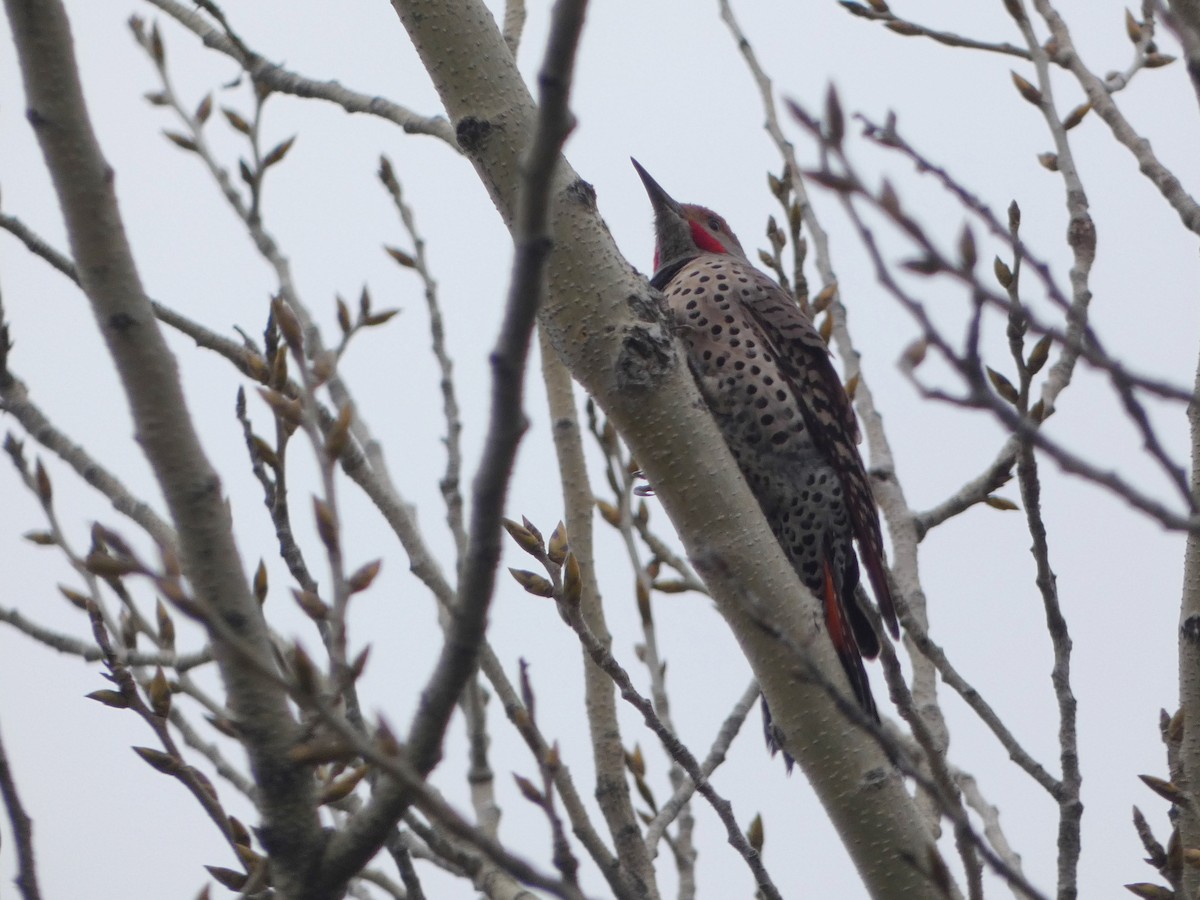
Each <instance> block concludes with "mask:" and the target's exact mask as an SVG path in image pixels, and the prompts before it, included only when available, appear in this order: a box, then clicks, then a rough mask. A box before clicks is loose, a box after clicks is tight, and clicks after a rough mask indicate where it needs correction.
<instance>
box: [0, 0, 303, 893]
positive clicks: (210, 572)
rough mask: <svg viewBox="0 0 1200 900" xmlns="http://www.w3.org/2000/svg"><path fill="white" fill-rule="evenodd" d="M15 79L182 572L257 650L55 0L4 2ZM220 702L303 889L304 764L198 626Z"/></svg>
mask: <svg viewBox="0 0 1200 900" xmlns="http://www.w3.org/2000/svg"><path fill="white" fill-rule="evenodd" d="M5 5H6V8H7V10H8V18H9V23H10V25H11V27H12V31H13V36H14V40H15V43H16V45H17V51H18V56H19V59H20V63H21V72H22V76H23V79H24V83H25V92H26V97H27V105H28V109H29V112H28V118H29V121H30V123H31V125H32V126H33V129H34V132H35V134H36V136H37V138H38V142H39V144H40V145H41V148H42V153H43V155H44V156H45V158H46V164H47V167H48V169H49V170H50V175H51V178H52V180H53V182H54V186H55V190H56V191H57V193H58V198H59V203H60V205H61V207H62V211H63V214H64V217H65V219H66V225H67V233H68V235H69V236H70V241H71V251H72V256H73V257H74V259H75V261H76V265H77V267H78V271H79V276H80V282H81V284H82V285H83V288H84V291H85V293H86V294H87V295H88V299H89V300H90V301H91V303H92V306H93V310H94V312H95V315H96V319H97V322H98V324H99V326H100V329H101V331H102V332H103V334H104V337H105V339H106V341H107V342H108V347H109V351H110V353H111V354H112V357H113V361H114V362H115V364H116V367H117V370H118V372H119V373H120V376H121V381H122V384H123V386H124V389H125V393H126V396H127V398H128V400H129V403H130V406H131V410H132V414H133V421H134V423H135V426H136V428H137V431H138V438H139V440H140V443H141V446H142V449H143V451H144V452H145V453H146V456H147V458H148V459H149V461H150V464H151V467H152V468H153V470H154V473H155V476H156V478H157V480H158V483H159V485H160V487H161V488H162V490H163V493H164V495H165V497H166V500H167V506H168V508H169V509H170V511H171V517H172V520H173V521H174V524H175V529H176V533H177V535H178V539H179V545H180V551H181V556H182V562H183V567H184V571H185V573H186V574H187V576H188V578H189V580H190V581H191V583H192V586H193V589H194V590H195V593H196V595H197V597H198V599H199V601H200V602H201V603H202V604H203V606H204V607H205V608H206V609H207V610H209V611H210V613H211V615H212V616H213V617H216V618H220V619H222V620H223V621H225V622H228V623H231V624H232V623H236V624H237V628H238V630H239V632H240V634H241V636H242V638H243V640H244V641H246V642H247V643H248V644H249V645H250V646H251V647H253V648H254V652H255V653H258V654H261V657H262V658H263V659H267V660H269V659H271V650H270V645H269V642H268V639H267V631H266V625H265V622H264V621H263V618H262V612H261V610H260V609H259V607H258V603H257V602H256V601H255V599H254V597H253V595H252V594H251V592H250V587H249V585H248V584H247V582H246V578H245V574H244V571H243V568H242V564H241V560H240V558H239V555H238V551H237V548H236V546H235V545H234V542H233V536H232V533H231V530H230V522H229V518H228V513H227V511H226V509H225V506H224V501H223V499H222V496H221V491H220V481H219V479H218V478H217V476H216V473H215V472H214V471H213V470H212V468H211V466H210V465H209V463H208V461H207V459H206V458H205V456H204V453H203V450H202V449H201V447H200V442H199V439H198V438H197V436H196V433H195V430H194V426H193V423H192V420H191V418H190V417H189V415H188V412H187V406H186V403H185V401H184V398H183V393H182V390H181V388H180V384H179V376H178V372H177V370H176V368H175V362H174V359H173V358H172V357H171V354H170V352H169V351H168V349H167V347H166V344H165V343H164V341H163V338H162V335H161V333H160V332H159V331H158V328H157V327H156V325H155V323H154V314H153V311H152V310H151V308H150V303H149V301H148V299H147V298H146V296H145V293H144V291H143V289H142V286H141V282H140V279H139V278H138V274H137V270H136V268H135V266H134V262H133V258H132V255H131V253H130V249H129V245H128V243H127V241H126V239H125V234H124V228H123V226H122V222H121V218H120V214H119V212H118V211H117V205H116V199H115V196H114V193H113V183H112V182H113V172H112V170H111V169H110V168H109V167H108V165H107V163H106V162H105V161H104V158H103V156H102V155H101V151H100V148H99V146H98V144H97V142H96V138H95V135H94V134H93V132H92V129H91V125H90V122H89V119H88V114H87V110H86V108H85V106H84V102H83V96H82V91H81V88H80V84H79V76H78V72H77V70H76V66H75V62H74V58H73V54H72V51H71V37H70V31H69V26H68V23H67V18H66V13H65V12H64V10H63V8H62V5H61V3H60V2H59V0H45V2H39V3H36V4H29V3H25V2H22V0H6V3H5ZM210 638H211V640H212V645H213V652H214V657H215V658H216V660H217V662H218V665H219V666H220V668H221V674H222V677H223V678H224V681H225V686H226V690H227V691H228V695H229V698H230V706H231V709H232V710H233V713H234V715H235V716H236V718H237V720H238V724H239V726H240V728H241V729H242V734H243V742H244V745H245V747H246V749H247V751H248V753H249V755H250V760H251V767H252V769H253V770H254V773H255V777H256V781H257V782H258V784H259V786H260V790H261V792H262V806H261V809H262V813H263V820H264V821H263V828H262V832H261V833H262V836H263V843H264V846H266V847H267V848H268V850H269V851H270V852H271V854H272V860H273V863H274V864H273V867H272V868H273V872H274V876H275V883H276V884H277V886H278V887H279V888H280V890H282V891H283V892H284V893H285V894H287V895H289V896H293V897H296V898H302V897H306V896H309V895H308V894H307V889H308V886H309V885H308V878H307V874H308V872H309V870H310V867H311V865H312V862H313V860H314V859H315V858H316V854H315V853H314V851H315V850H316V848H317V847H319V845H320V843H321V841H322V837H321V832H320V824H319V821H318V818H317V812H316V797H315V794H314V791H313V785H312V779H311V777H310V774H309V772H308V770H307V769H306V768H304V767H301V766H298V765H296V764H295V763H294V762H292V761H291V760H290V759H289V757H288V755H287V751H288V749H289V748H290V744H291V740H292V737H293V735H294V734H295V729H296V724H295V721H294V720H293V719H292V717H291V714H290V712H289V710H288V705H287V697H286V695H285V694H284V692H283V691H281V690H280V689H279V688H278V686H277V685H274V684H272V683H270V682H269V681H267V680H265V679H263V678H261V677H259V675H258V673H257V672H253V671H250V670H249V669H248V668H247V667H246V666H245V665H244V664H243V662H242V660H241V658H240V656H239V655H238V654H237V653H236V652H234V651H233V650H232V649H231V648H229V647H228V646H226V645H225V643H224V642H223V641H222V640H220V637H219V636H218V635H216V634H213V633H210Z"/></svg>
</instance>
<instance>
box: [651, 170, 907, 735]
mask: <svg viewBox="0 0 1200 900" xmlns="http://www.w3.org/2000/svg"><path fill="white" fill-rule="evenodd" d="M632 162H633V165H634V168H635V169H637V173H638V175H639V176H641V179H642V183H643V184H644V185H645V187H646V192H647V193H648V194H649V195H650V203H651V205H652V206H653V208H654V237H655V240H654V276H653V278H651V279H650V283H651V284H652V285H653V286H654V287H656V288H657V289H659V290H660V291H662V292H663V294H664V295H665V296H666V299H667V303H668V305H669V306H670V310H671V313H672V315H673V317H674V319H675V322H676V324H677V326H678V330H679V335H680V338H681V339H682V342H683V344H684V347H685V348H686V351H687V361H688V366H689V368H690V369H691V372H692V375H693V377H694V378H695V380H696V384H697V385H698V387H699V388H700V393H701V395H702V396H703V397H704V401H705V403H706V405H707V406H708V409H709V412H711V413H712V416H713V418H714V419H715V420H716V422H717V425H718V426H719V427H720V430H721V434H722V435H723V436H724V438H725V443H726V444H727V445H728V447H729V450H730V452H731V453H732V455H733V458H734V460H735V461H736V462H737V465H738V469H739V470H740V471H741V473H742V476H743V477H744V478H745V480H746V483H747V484H748V485H749V486H750V490H751V492H752V493H753V494H754V497H755V498H756V499H757V500H758V504H759V506H760V507H762V511H763V515H764V516H765V517H766V519H767V522H768V524H770V526H771V531H772V532H773V533H774V535H775V537H776V539H777V540H778V541H779V543H780V545H781V546H782V547H783V551H784V553H785V554H786V555H787V557H788V560H789V561H790V562H791V564H792V567H793V568H794V569H795V570H796V574H797V575H798V576H799V577H800V580H801V581H802V582H803V583H804V585H805V586H806V587H807V588H808V589H809V590H810V591H812V593H813V595H814V596H815V597H816V598H817V599H818V600H819V601H820V603H821V606H822V608H823V610H824V614H825V616H824V617H825V627H826V630H827V631H828V633H829V638H830V640H831V641H832V642H833V646H834V648H835V649H836V650H837V654H838V659H839V660H840V661H841V664H842V668H843V669H844V670H845V672H846V677H847V678H848V679H849V681H850V686H851V688H852V689H853V691H854V695H855V697H856V698H857V699H858V703H859V705H860V706H861V707H862V709H863V711H864V712H866V713H867V714H868V715H869V716H871V717H872V718H873V719H874V720H875V721H879V711H878V709H877V708H876V706H875V700H874V698H873V697H872V696H871V687H870V683H869V682H868V680H867V672H866V668H865V667H864V665H863V659H864V657H865V658H867V659H874V658H875V657H876V656H878V655H879V636H878V635H877V634H876V633H875V630H874V629H873V628H872V627H871V623H870V621H869V620H868V619H867V617H866V615H865V614H864V612H863V610H862V607H860V606H859V597H860V596H861V597H863V602H865V594H864V592H863V591H862V590H861V589H860V588H859V559H860V558H861V560H862V565H863V567H864V568H866V570H867V577H868V579H869V580H870V582H871V587H872V590H873V591H874V594H875V600H876V602H877V603H878V605H879V610H880V613H881V615H882V617H883V621H884V622H885V623H886V624H887V628H888V630H889V631H890V632H891V633H892V636H893V637H897V638H898V637H899V633H900V631H899V625H898V623H897V621H896V611H895V607H894V605H893V603H892V595H891V591H890V588H889V586H888V580H887V575H886V572H885V568H884V565H885V564H884V554H883V537H882V534H881V532H880V527H879V513H878V510H877V508H876V506H875V498H874V495H873V494H872V493H871V485H870V481H869V480H868V478H867V472H866V469H865V468H864V466H863V461H862V457H861V456H860V455H859V453H858V446H857V445H858V441H859V433H858V421H857V419H856V418H855V415H854V409H853V407H852V405H851V403H850V398H849V397H848V396H847V395H846V390H845V388H844V387H843V386H842V383H841V380H840V379H839V378H838V375H837V372H836V371H835V370H834V367H833V362H832V360H831V359H830V355H829V350H828V348H827V347H826V346H825V341H824V340H822V339H821V336H820V334H819V333H818V332H817V330H816V328H814V327H813V323H812V320H811V319H810V318H809V317H808V315H807V314H806V313H805V312H804V311H803V310H801V308H800V307H799V306H798V305H797V303H796V301H795V300H794V299H793V298H792V297H791V296H790V295H789V294H788V293H787V292H786V291H784V290H783V288H781V287H780V286H779V285H778V284H776V283H775V282H774V281H772V280H771V279H770V278H769V277H767V276H766V275H764V274H763V273H762V272H760V271H759V270H758V269H756V268H755V267H754V266H753V265H751V263H750V261H749V259H747V258H746V251H745V250H743V249H742V245H741V243H740V242H739V241H738V239H737V237H736V236H735V235H734V233H733V231H732V230H731V229H730V227H729V225H728V224H726V222H725V220H724V219H723V218H721V217H720V216H719V215H717V214H716V213H715V212H713V211H712V210H710V209H706V208H705V207H703V206H695V205H691V204H682V203H678V202H676V201H675V200H673V199H672V198H671V197H670V196H669V195H668V194H667V192H666V191H664V190H663V189H662V187H660V186H659V184H658V182H656V181H655V180H654V179H653V178H651V177H650V175H649V173H648V172H646V170H645V169H643V168H642V167H641V166H640V165H639V164H638V162H637V160H633V161H632ZM855 542H857V544H858V553H857V556H856V554H855V550H854V544H855ZM767 740H768V744H770V745H771V746H772V750H774V749H776V746H777V745H776V741H775V738H774V734H773V731H772V729H771V727H770V725H769V720H768V726H767Z"/></svg>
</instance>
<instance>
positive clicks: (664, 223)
mask: <svg viewBox="0 0 1200 900" xmlns="http://www.w3.org/2000/svg"><path fill="white" fill-rule="evenodd" d="M630 161H631V162H632V163H633V167H634V168H635V169H637V173H638V175H639V176H641V179H642V184H644V185H645V186H646V193H647V194H649V195H650V205H651V206H653V207H654V269H655V271H658V270H659V269H661V268H663V267H664V266H668V265H670V264H671V263H673V262H676V261H677V260H680V259H686V258H688V257H692V256H696V255H698V254H701V253H716V254H723V255H725V256H733V257H736V258H737V259H741V260H746V251H745V250H743V249H742V245H741V242H739V241H738V239H737V235H735V234H734V233H733V230H732V229H731V228H730V227H729V224H728V223H727V222H726V221H725V220H724V219H723V218H721V217H720V216H719V215H717V214H716V213H715V212H713V211H712V210H711V209H708V208H706V207H703V206H697V205H695V204H692V203H678V202H676V201H675V200H673V199H672V198H671V196H670V194H668V193H667V192H666V191H664V190H663V189H662V187H661V186H660V185H659V183H658V182H657V181H655V180H654V179H653V178H651V177H650V173H649V172H647V171H646V170H645V169H643V168H642V167H641V165H640V164H639V163H638V161H637V160H636V159H631V160H630ZM746 261H748V260H746Z"/></svg>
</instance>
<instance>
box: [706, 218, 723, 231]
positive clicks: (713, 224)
mask: <svg viewBox="0 0 1200 900" xmlns="http://www.w3.org/2000/svg"><path fill="white" fill-rule="evenodd" d="M708 227H709V228H711V229H712V230H713V231H720V230H721V220H720V219H717V218H712V219H709V220H708Z"/></svg>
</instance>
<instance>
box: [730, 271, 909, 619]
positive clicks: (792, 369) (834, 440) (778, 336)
mask: <svg viewBox="0 0 1200 900" xmlns="http://www.w3.org/2000/svg"><path fill="white" fill-rule="evenodd" d="M747 271H749V272H752V273H753V275H754V276H755V280H756V281H757V282H758V283H759V284H760V286H761V287H762V295H761V296H762V299H759V300H755V301H750V302H748V303H747V304H746V307H747V309H749V311H750V313H751V315H752V316H753V318H754V320H755V323H756V324H757V325H758V327H759V330H760V331H761V333H762V334H761V336H762V337H763V338H764V339H765V340H766V341H767V342H768V343H770V344H771V345H773V346H774V349H775V358H776V360H777V361H778V364H779V368H780V371H781V372H782V373H783V374H784V375H785V376H786V377H787V378H788V379H789V380H791V381H792V382H793V384H792V389H793V392H794V393H795V395H796V397H797V398H798V399H799V400H800V401H801V403H800V406H801V408H802V409H803V410H804V413H805V420H806V421H808V422H809V425H810V427H811V428H812V433H813V436H814V440H815V441H817V442H818V444H819V445H820V446H821V448H822V449H823V450H824V451H825V453H826V456H827V458H828V459H829V460H830V462H832V463H833V464H834V466H835V468H836V469H837V473H838V478H839V480H840V481H841V483H842V490H844V491H845V493H846V497H847V500H848V503H847V508H848V510H849V514H850V521H851V524H852V527H853V529H854V536H855V538H856V539H857V541H858V547H859V556H860V557H861V559H862V563H863V565H864V566H865V567H866V570H867V576H868V577H869V578H870V580H871V587H872V589H873V590H874V592H875V601H876V602H877V603H878V604H879V610H880V612H881V613H882V614H883V619H884V621H885V622H886V623H887V627H888V630H889V631H890V632H891V633H892V636H893V637H899V636H900V627H899V624H898V623H897V621H896V609H895V604H894V603H893V602H892V593H891V589H890V587H889V586H888V580H887V573H886V571H885V569H884V562H883V535H882V532H881V531H880V527H879V514H878V512H877V509H876V506H875V497H874V495H873V494H872V493H871V482H870V480H869V479H868V477H867V471H866V469H865V468H864V466H863V461H862V457H861V456H860V455H859V452H858V446H857V444H858V441H859V432H858V419H857V418H856V416H855V415H854V408H853V406H852V405H851V403H850V398H849V397H847V396H846V390H845V388H844V387H843V386H842V382H841V379H840V378H838V375H837V372H836V370H835V369H834V367H833V362H832V360H831V359H830V356H829V349H828V347H826V346H825V342H824V341H823V340H822V339H821V336H820V334H818V333H817V330H816V329H815V328H814V327H813V324H812V321H811V320H810V319H809V318H808V316H806V315H805V314H804V313H803V312H802V311H801V310H800V307H799V306H797V305H796V304H795V302H793V300H792V299H791V297H789V296H788V295H787V294H785V293H784V291H783V289H782V288H780V287H779V285H777V284H775V282H774V281H772V280H771V279H770V278H768V277H767V276H765V275H763V274H762V273H761V272H759V271H757V270H756V269H752V268H749V267H747Z"/></svg>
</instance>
